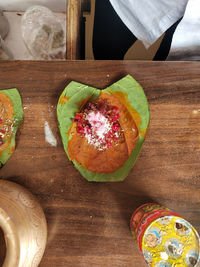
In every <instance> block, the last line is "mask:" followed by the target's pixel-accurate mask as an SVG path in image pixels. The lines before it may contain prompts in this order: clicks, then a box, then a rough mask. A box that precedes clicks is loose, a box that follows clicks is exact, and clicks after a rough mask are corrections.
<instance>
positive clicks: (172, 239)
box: [142, 215, 200, 267]
mask: <svg viewBox="0 0 200 267" xmlns="http://www.w3.org/2000/svg"><path fill="white" fill-rule="evenodd" d="M199 249H200V243H199V236H198V234H197V232H196V230H195V229H194V228H193V227H192V226H191V225H190V224H189V223H188V222H187V221H185V220H184V219H182V218H180V217H177V216H173V215H168V216H165V217H162V218H159V219H157V220H155V221H153V222H152V223H151V224H150V225H149V226H148V227H147V229H146V231H145V233H144V235H143V238H142V252H143V255H144V258H145V260H146V262H147V263H148V265H149V266H161V267H165V266H180V267H188V266H189V267H194V266H196V264H197V262H198V261H199ZM174 264H176V265H174Z"/></svg>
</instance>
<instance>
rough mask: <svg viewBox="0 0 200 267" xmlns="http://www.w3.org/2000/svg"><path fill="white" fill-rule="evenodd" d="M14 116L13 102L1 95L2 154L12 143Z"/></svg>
mask: <svg viewBox="0 0 200 267" xmlns="http://www.w3.org/2000/svg"><path fill="white" fill-rule="evenodd" d="M13 115H14V107H13V103H12V101H11V100H10V98H9V97H8V96H7V95H5V94H3V93H0V153H1V152H3V151H4V150H5V149H6V148H7V147H8V146H9V144H10V142H11V134H12V127H13Z"/></svg>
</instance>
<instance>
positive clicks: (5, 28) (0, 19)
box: [0, 10, 9, 39]
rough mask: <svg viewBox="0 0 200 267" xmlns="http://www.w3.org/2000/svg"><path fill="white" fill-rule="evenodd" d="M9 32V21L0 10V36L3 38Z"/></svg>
mask: <svg viewBox="0 0 200 267" xmlns="http://www.w3.org/2000/svg"><path fill="white" fill-rule="evenodd" d="M8 32H9V23H8V20H7V18H6V17H5V16H4V14H3V11H2V10H0V36H1V38H2V39H5V37H6V36H7V34H8Z"/></svg>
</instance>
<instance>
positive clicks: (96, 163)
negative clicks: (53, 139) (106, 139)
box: [67, 91, 140, 173]
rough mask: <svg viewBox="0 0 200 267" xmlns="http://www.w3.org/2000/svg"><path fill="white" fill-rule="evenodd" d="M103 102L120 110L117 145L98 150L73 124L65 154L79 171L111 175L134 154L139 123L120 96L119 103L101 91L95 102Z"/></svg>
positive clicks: (116, 96) (116, 99)
mask: <svg viewBox="0 0 200 267" xmlns="http://www.w3.org/2000/svg"><path fill="white" fill-rule="evenodd" d="M121 98H122V100H123V101H121ZM102 100H103V101H106V103H108V104H109V105H110V106H114V107H118V109H119V119H118V124H119V125H120V127H121V129H122V133H123V134H122V135H121V136H119V138H118V140H117V143H115V142H112V144H111V146H109V147H108V148H106V149H103V150H98V149H97V148H96V147H95V146H94V145H92V144H90V143H88V140H87V139H86V138H85V137H84V136H83V135H81V134H80V133H78V132H77V131H76V123H75V122H73V123H72V126H71V128H70V130H69V132H68V136H70V137H71V139H70V141H69V142H68V148H67V151H68V154H69V157H70V158H71V159H72V160H76V161H77V162H78V163H79V164H80V165H81V166H82V167H84V168H86V169H87V170H89V171H91V172H96V173H112V172H114V171H116V170H118V169H119V168H121V167H122V166H123V165H124V163H125V161H126V160H127V159H128V158H129V156H130V154H131V152H132V151H133V149H134V147H135V144H136V141H137V139H138V137H139V131H138V123H140V121H139V117H137V116H136V113H135V112H134V115H135V116H134V117H133V115H132V113H133V111H132V110H131V112H130V109H129V108H127V102H125V100H124V97H121V96H120V99H119V95H115V93H113V92H112V93H111V94H110V95H109V94H106V93H105V92H103V91H102V92H101V94H100V97H99V98H98V100H96V101H102ZM135 118H136V120H137V123H136V122H135Z"/></svg>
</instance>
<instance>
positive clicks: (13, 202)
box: [0, 180, 47, 267]
mask: <svg viewBox="0 0 200 267" xmlns="http://www.w3.org/2000/svg"><path fill="white" fill-rule="evenodd" d="M0 228H1V229H2V231H3V233H4V239H5V244H6V253H5V254H6V255H5V258H4V261H3V267H22V266H23V267H29V266H30V267H35V266H38V265H39V263H40V261H41V258H42V256H43V253H44V250H45V247H46V240H47V223H46V218H45V215H44V212H43V210H42V208H41V206H40V204H39V202H38V201H37V200H36V198H35V197H34V196H33V195H32V194H31V193H30V192H29V191H28V190H26V189H25V188H23V187H22V186H20V185H18V184H16V183H13V182H9V181H5V180H0ZM1 243H2V242H1Z"/></svg>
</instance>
